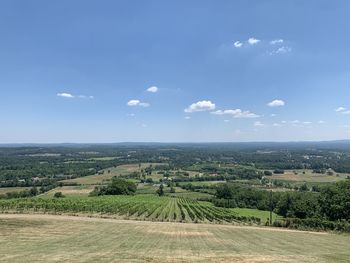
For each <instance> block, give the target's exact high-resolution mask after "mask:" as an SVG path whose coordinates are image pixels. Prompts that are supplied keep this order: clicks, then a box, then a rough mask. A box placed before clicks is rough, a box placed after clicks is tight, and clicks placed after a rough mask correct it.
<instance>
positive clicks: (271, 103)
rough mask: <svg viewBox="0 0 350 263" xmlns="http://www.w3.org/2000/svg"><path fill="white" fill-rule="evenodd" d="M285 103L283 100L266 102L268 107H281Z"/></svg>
mask: <svg viewBox="0 0 350 263" xmlns="http://www.w3.org/2000/svg"><path fill="white" fill-rule="evenodd" d="M285 104H286V103H285V102H284V101H283V100H273V101H271V102H269V103H268V104H267V106H269V107H281V106H284V105H285Z"/></svg>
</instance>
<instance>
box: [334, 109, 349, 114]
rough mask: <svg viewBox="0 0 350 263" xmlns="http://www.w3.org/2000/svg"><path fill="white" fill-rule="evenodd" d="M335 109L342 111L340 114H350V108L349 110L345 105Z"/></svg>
mask: <svg viewBox="0 0 350 263" xmlns="http://www.w3.org/2000/svg"><path fill="white" fill-rule="evenodd" d="M335 111H336V112H338V113H340V114H345V115H348V114H350V110H348V109H347V108H344V107H339V108H337V109H335Z"/></svg>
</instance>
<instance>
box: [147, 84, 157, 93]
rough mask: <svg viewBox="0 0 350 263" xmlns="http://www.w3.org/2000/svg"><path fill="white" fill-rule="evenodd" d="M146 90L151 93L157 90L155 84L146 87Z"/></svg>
mask: <svg viewBox="0 0 350 263" xmlns="http://www.w3.org/2000/svg"><path fill="white" fill-rule="evenodd" d="M146 91H148V92H151V93H156V92H158V88H157V87H156V86H152V87H149V88H148V89H146Z"/></svg>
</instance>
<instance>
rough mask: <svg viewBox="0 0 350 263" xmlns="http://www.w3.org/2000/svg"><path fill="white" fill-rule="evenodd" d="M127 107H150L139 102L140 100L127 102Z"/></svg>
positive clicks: (145, 103)
mask: <svg viewBox="0 0 350 263" xmlns="http://www.w3.org/2000/svg"><path fill="white" fill-rule="evenodd" d="M127 105H128V106H131V107H135V106H140V107H148V106H150V104H149V103H147V102H141V101H140V100H129V101H128V103H127Z"/></svg>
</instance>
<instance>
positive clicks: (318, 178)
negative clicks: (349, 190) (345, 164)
mask: <svg viewBox="0 0 350 263" xmlns="http://www.w3.org/2000/svg"><path fill="white" fill-rule="evenodd" d="M303 171H304V170H296V172H297V174H295V173H294V172H293V171H291V170H286V171H285V173H284V174H274V175H272V176H267V177H266V178H267V179H272V180H281V181H289V182H307V183H333V182H338V181H341V180H345V179H346V178H347V176H349V174H342V173H340V174H338V176H337V174H336V173H334V175H327V174H317V173H312V170H305V174H303Z"/></svg>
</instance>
